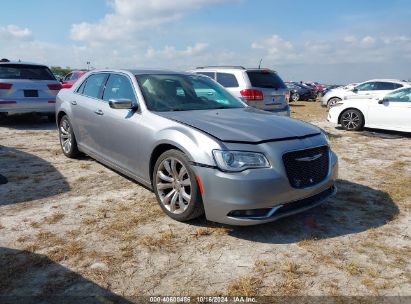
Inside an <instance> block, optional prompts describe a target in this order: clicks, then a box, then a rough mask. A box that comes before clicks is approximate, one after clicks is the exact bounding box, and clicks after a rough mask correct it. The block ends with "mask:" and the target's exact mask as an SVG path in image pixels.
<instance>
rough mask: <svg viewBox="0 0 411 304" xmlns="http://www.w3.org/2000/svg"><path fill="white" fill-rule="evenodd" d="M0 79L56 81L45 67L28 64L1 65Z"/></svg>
mask: <svg viewBox="0 0 411 304" xmlns="http://www.w3.org/2000/svg"><path fill="white" fill-rule="evenodd" d="M0 78H2V79H29V80H56V78H55V77H54V75H53V73H52V72H51V71H50V69H49V68H48V67H46V66H41V65H30V64H1V65H0Z"/></svg>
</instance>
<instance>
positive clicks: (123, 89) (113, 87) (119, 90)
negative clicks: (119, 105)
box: [103, 74, 136, 101]
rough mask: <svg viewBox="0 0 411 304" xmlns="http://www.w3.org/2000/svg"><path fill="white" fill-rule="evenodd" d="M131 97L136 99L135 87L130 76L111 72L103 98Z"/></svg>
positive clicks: (105, 99)
mask: <svg viewBox="0 0 411 304" xmlns="http://www.w3.org/2000/svg"><path fill="white" fill-rule="evenodd" d="M112 99H129V100H132V101H136V97H135V95H134V90H133V87H132V85H131V83H130V80H129V79H128V77H126V76H124V75H118V74H111V75H110V78H109V79H108V81H107V84H106V86H105V89H104V95H103V100H104V101H109V100H112Z"/></svg>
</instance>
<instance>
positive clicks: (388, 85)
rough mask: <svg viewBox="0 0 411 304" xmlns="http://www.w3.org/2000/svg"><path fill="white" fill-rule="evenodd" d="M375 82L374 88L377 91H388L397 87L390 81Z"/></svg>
mask: <svg viewBox="0 0 411 304" xmlns="http://www.w3.org/2000/svg"><path fill="white" fill-rule="evenodd" d="M375 84H376V86H375V90H377V91H390V90H395V89H396V88H397V87H396V86H395V84H394V83H392V82H376V83H375Z"/></svg>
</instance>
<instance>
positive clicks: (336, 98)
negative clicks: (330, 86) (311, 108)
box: [327, 97, 342, 108]
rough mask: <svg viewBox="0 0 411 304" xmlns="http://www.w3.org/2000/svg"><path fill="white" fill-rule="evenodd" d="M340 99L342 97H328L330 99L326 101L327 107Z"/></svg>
mask: <svg viewBox="0 0 411 304" xmlns="http://www.w3.org/2000/svg"><path fill="white" fill-rule="evenodd" d="M341 100H342V99H341V98H338V97H333V98H330V100H328V103H327V108H331V107H332V106H333V105H335V104H336V103H337V102H339V101H341Z"/></svg>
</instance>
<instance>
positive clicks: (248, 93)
mask: <svg viewBox="0 0 411 304" xmlns="http://www.w3.org/2000/svg"><path fill="white" fill-rule="evenodd" d="M240 93H241V96H243V97H244V99H245V100H248V101H251V100H264V94H263V92H261V91H259V90H254V89H247V90H242V91H241V92H240Z"/></svg>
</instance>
